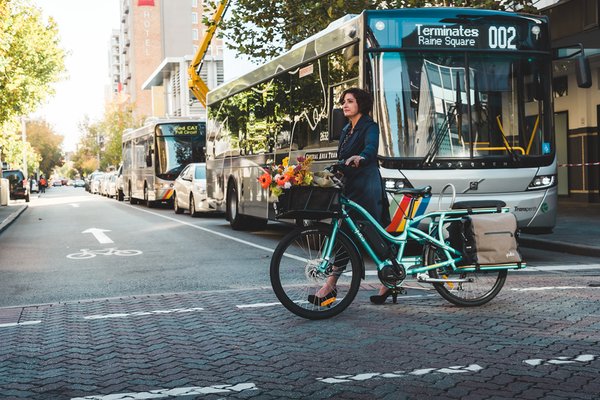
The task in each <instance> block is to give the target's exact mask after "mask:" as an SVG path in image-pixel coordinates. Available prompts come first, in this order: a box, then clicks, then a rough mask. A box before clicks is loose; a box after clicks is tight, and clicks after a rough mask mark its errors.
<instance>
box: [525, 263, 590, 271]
mask: <svg viewBox="0 0 600 400" xmlns="http://www.w3.org/2000/svg"><path fill="white" fill-rule="evenodd" d="M594 269H600V264H565V265H542V266H539V267H532V266H530V265H527V267H526V268H523V269H516V270H513V271H516V272H521V271H525V272H527V271H530V272H531V271H535V272H544V271H585V270H594Z"/></svg>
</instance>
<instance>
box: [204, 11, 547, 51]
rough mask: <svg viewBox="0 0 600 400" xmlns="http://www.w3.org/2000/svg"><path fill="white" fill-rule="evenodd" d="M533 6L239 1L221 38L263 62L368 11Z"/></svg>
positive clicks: (225, 25) (224, 23) (225, 23)
mask: <svg viewBox="0 0 600 400" xmlns="http://www.w3.org/2000/svg"><path fill="white" fill-rule="evenodd" d="M533 3H535V0H437V1H436V0H395V1H384V0H372V1H370V0H329V1H313V0H237V1H236V2H235V7H234V8H233V9H232V10H231V11H230V17H229V19H228V20H227V21H226V22H223V26H222V28H223V31H221V32H222V33H221V34H222V35H223V36H225V38H226V39H229V40H228V41H227V45H228V46H229V47H230V48H232V49H234V50H235V51H236V52H237V53H238V54H243V55H246V56H248V57H250V58H251V59H255V60H256V61H257V62H260V61H264V60H267V59H271V58H273V57H275V56H277V55H279V54H281V53H282V52H283V51H285V50H288V49H290V48H291V47H292V46H293V45H294V44H295V43H298V42H300V41H301V40H303V39H305V38H307V37H309V36H311V35H313V34H315V33H317V32H319V31H321V30H323V29H325V28H326V27H327V25H328V24H329V23H330V22H332V21H335V20H336V19H338V18H341V17H343V16H345V15H348V14H360V13H361V12H362V11H363V10H366V9H381V8H406V7H424V6H445V7H477V8H488V9H496V10H519V11H526V12H537V9H536V8H535V7H534V6H533ZM214 6H215V4H214V3H213V4H211V5H210V7H214ZM204 22H205V23H208V20H205V21H204Z"/></svg>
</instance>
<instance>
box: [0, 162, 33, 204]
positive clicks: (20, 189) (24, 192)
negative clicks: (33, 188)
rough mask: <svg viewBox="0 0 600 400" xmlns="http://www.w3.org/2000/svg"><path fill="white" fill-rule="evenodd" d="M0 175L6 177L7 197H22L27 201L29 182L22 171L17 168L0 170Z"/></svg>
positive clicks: (13, 198) (14, 198)
mask: <svg viewBox="0 0 600 400" xmlns="http://www.w3.org/2000/svg"><path fill="white" fill-rule="evenodd" d="M2 177H3V178H5V179H8V185H9V197H10V198H11V200H16V199H24V200H25V201H26V202H28V203H29V183H27V179H25V175H23V172H22V171H21V170H18V169H7V170H3V171H2Z"/></svg>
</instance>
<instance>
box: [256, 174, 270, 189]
mask: <svg viewBox="0 0 600 400" xmlns="http://www.w3.org/2000/svg"><path fill="white" fill-rule="evenodd" d="M272 180H273V179H272V178H271V174H269V173H268V172H265V173H264V174H262V175H261V176H260V177H259V178H258V181H259V182H260V186H261V187H262V188H263V189H266V188H268V187H269V185H270V184H271V181H272Z"/></svg>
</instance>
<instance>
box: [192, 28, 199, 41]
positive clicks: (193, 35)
mask: <svg viewBox="0 0 600 400" xmlns="http://www.w3.org/2000/svg"><path fill="white" fill-rule="evenodd" d="M192 39H193V40H198V29H192Z"/></svg>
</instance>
